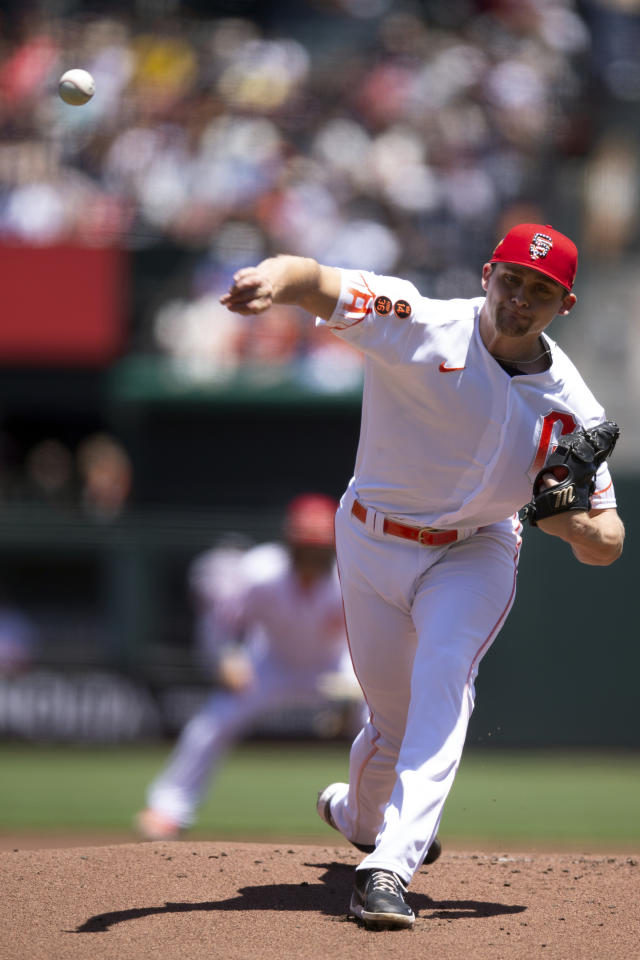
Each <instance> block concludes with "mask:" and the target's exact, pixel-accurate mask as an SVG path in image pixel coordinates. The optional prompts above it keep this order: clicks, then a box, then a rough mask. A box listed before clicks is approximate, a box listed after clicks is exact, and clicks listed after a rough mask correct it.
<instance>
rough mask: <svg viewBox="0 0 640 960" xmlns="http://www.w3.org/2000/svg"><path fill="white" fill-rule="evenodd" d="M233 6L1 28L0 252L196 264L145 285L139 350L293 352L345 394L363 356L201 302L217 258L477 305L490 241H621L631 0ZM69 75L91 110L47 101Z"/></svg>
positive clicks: (633, 82) (225, 357)
mask: <svg viewBox="0 0 640 960" xmlns="http://www.w3.org/2000/svg"><path fill="white" fill-rule="evenodd" d="M156 6H157V5H156ZM160 6H162V5H160ZM236 6H237V9H238V11H239V12H238V14H237V15H235V16H234V15H232V14H233V10H234V4H233V3H226V4H224V10H225V15H220V14H219V15H216V14H215V10H216V5H215V4H212V5H209V7H208V8H207V6H206V5H204V4H203V5H200V7H199V8H198V11H197V12H194V10H193V8H189V7H188V5H186V6H184V7H183V6H182V5H181V4H179V3H174V4H168V5H167V4H165V5H164V7H165V9H171V10H173V11H174V12H173V15H171V16H165V17H162V18H160V17H157V16H156V17H155V18H152V19H149V18H148V17H146V18H144V17H142V16H141V15H139V14H137V13H136V11H139V10H140V9H142V8H143V7H144V4H138V5H136V4H134V5H133V7H132V12H131V13H113V14H100V15H97V14H95V13H93V14H89V13H87V14H86V15H76V16H73V17H60V16H58V17H48V16H46V15H45V14H42V13H40V14H39V15H38V14H37V10H38V9H39V7H38V5H36V9H35V10H33V9H30V10H29V13H28V15H27V16H25V17H24V18H21V19H19V18H18V17H16V18H15V19H14V20H13V21H12V23H11V24H10V26H11V29H7V30H6V31H5V33H6V35H5V36H3V37H2V38H0V132H1V137H0V240H2V241H5V242H14V243H15V242H17V243H35V244H42V243H55V242H58V241H73V242H80V243H89V244H94V245H108V244H124V245H125V246H127V247H128V248H130V249H131V250H139V249H147V248H153V247H154V245H159V244H162V243H167V242H169V243H172V244H176V245H178V246H182V247H185V248H188V249H189V250H191V251H193V252H194V253H195V265H194V266H193V268H192V269H190V270H189V273H188V277H187V278H186V279H185V278H184V277H177V276H174V277H172V278H171V281H172V282H168V280H167V278H166V277H164V278H160V277H159V278H158V285H159V286H160V287H161V288H162V289H163V290H166V295H163V296H162V297H160V298H159V301H158V302H156V303H155V305H154V310H153V313H152V314H151V315H150V316H149V317H148V318H147V320H148V327H147V329H146V331H145V335H144V336H143V337H142V340H141V342H142V344H143V346H144V348H145V349H147V350H155V351H157V352H160V353H161V354H164V355H166V356H168V357H171V358H173V359H174V360H175V362H176V364H178V365H179V366H180V367H181V369H183V370H184V371H186V373H188V375H190V376H192V377H195V378H199V377H201V378H205V379H211V378H214V379H215V378H216V377H217V378H218V379H223V380H224V379H225V378H227V377H230V376H232V375H233V374H235V373H236V372H237V370H238V369H239V368H247V367H248V368H250V369H252V370H253V371H256V370H262V371H273V370H274V369H276V370H277V369H278V368H282V367H284V366H287V367H290V366H291V364H292V363H294V362H297V361H304V364H303V367H302V369H303V375H304V377H305V378H307V379H311V380H312V381H314V380H315V381H316V382H317V383H318V384H319V385H321V386H322V387H323V388H324V389H328V390H331V389H343V388H344V387H345V386H350V385H353V384H355V383H357V382H358V379H359V376H360V369H359V361H358V360H357V358H355V357H354V355H353V354H352V353H350V352H349V351H347V350H346V348H341V347H340V346H339V345H336V344H335V343H330V342H329V340H327V339H326V338H323V337H322V336H321V335H320V334H319V333H316V332H315V331H313V330H311V331H309V330H307V331H306V332H303V331H304V329H305V328H304V325H303V324H302V323H301V318H300V316H299V314H298V313H297V312H296V311H293V310H280V311H273V312H272V314H271V315H270V316H268V317H263V318H259V319H258V320H255V321H251V322H249V321H247V320H243V319H242V318H240V317H232V316H230V315H228V314H227V313H226V311H224V310H223V309H221V308H220V307H219V304H218V297H219V295H220V293H221V292H222V291H223V290H224V289H225V288H226V286H227V284H228V281H229V278H230V276H231V274H232V273H233V271H234V270H235V269H237V268H238V267H239V266H241V265H246V264H248V263H252V262H257V261H258V260H259V259H260V258H262V257H263V256H265V255H268V254H271V253H274V252H278V251H288V252H292V253H298V254H303V255H309V256H314V257H316V258H317V259H319V260H321V261H323V262H326V263H330V264H336V265H342V266H365V267H367V268H369V269H372V270H374V271H376V272H379V273H384V272H392V273H397V274H401V275H403V276H406V277H408V278H410V279H412V280H414V281H415V282H416V283H417V285H418V286H419V287H420V288H421V290H422V291H423V292H424V293H425V294H427V295H432V296H436V297H440V296H441V297H449V296H456V295H458V296H474V295H478V294H479V293H480V290H479V286H478V270H479V265H480V264H481V263H482V262H483V261H484V259H485V257H486V255H487V253H488V252H489V251H490V250H491V249H492V248H493V246H494V244H495V242H496V240H497V239H498V238H499V236H500V235H501V234H502V233H503V231H504V229H505V228H507V227H508V226H509V225H510V224H511V223H513V222H517V221H518V220H528V219H531V220H541V221H542V222H548V220H549V219H551V218H552V217H553V218H554V220H555V225H556V226H559V227H561V228H562V229H564V230H566V232H569V233H573V234H574V235H575V236H576V237H577V239H578V241H579V244H580V246H581V249H582V251H583V254H584V257H585V258H586V259H587V261H588V260H589V258H590V257H594V258H595V257H600V256H601V255H602V254H603V253H604V255H605V256H606V257H607V258H609V259H611V260H614V259H616V258H620V257H624V256H625V255H626V253H627V252H628V251H630V250H636V251H637V248H638V242H639V232H638V220H639V218H638V212H639V207H640V196H639V190H638V182H639V176H638V175H639V159H638V158H639V145H638V125H637V123H636V124H635V127H634V126H633V124H630V123H629V118H630V117H631V116H635V117H636V119H637V112H638V105H639V103H640V67H639V61H638V57H637V51H638V49H639V48H640V2H637V0H586V2H582V3H578V2H577V0H553V2H551V0H475V2H474V0H440V2H437V0H423V2H406V3H405V2H400V3H396V2H393V3H392V2H391V0H315V2H312V0H307V2H302V0H301V2H300V3H297V4H293V3H288V2H283V3H271V4H270V3H266V4H264V5H263V7H262V8H261V9H262V14H261V16H260V18H259V19H256V18H255V17H254V18H252V17H251V16H248V15H246V4H245V5H243V4H240V3H239V4H237V5H236ZM151 7H152V8H153V4H152V5H151ZM44 8H45V9H46V5H44ZM207 9H208V10H210V12H209V13H207V14H206V15H205V13H204V12H203V11H205V10H207ZM230 11H231V13H230ZM243 11H244V15H243ZM71 66H74V67H76V66H79V67H83V68H85V69H87V70H89V71H90V72H91V73H92V74H93V76H94V77H95V81H96V93H95V96H94V98H93V100H92V101H91V102H90V103H89V104H88V105H87V106H85V107H81V108H79V107H69V106H68V105H66V104H64V103H62V102H61V100H60V99H59V98H58V96H57V80H58V78H59V76H60V75H61V73H62V72H63V71H64V70H66V69H67V68H69V67H71Z"/></svg>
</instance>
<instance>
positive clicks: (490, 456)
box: [316, 270, 616, 529]
mask: <svg viewBox="0 0 640 960" xmlns="http://www.w3.org/2000/svg"><path fill="white" fill-rule="evenodd" d="M341 274H342V287H341V293H340V298H339V301H338V304H337V306H336V309H335V311H334V313H333V315H332V316H331V317H330V318H329V320H328V321H325V320H322V319H320V318H318V319H317V320H316V323H317V324H318V325H325V324H326V325H328V326H329V327H330V328H331V329H332V330H333V331H334V332H335V333H336V334H337V335H338V336H340V337H342V338H344V339H345V340H347V341H349V342H350V343H352V344H353V345H354V346H356V347H358V348H359V349H360V350H362V351H363V353H364V354H365V380H364V396H363V404H362V428H361V434H360V443H359V447H358V453H357V458H356V466H355V475H354V481H353V485H354V487H355V490H356V491H357V495H358V496H359V497H360V498H361V499H362V501H363V502H364V503H366V504H367V505H369V506H371V507H374V508H376V509H378V510H380V511H383V512H384V513H387V514H393V515H394V516H401V517H405V518H407V519H408V520H410V521H412V522H414V523H420V524H421V525H428V526H433V527H438V528H445V529H446V528H456V527H458V528H460V527H462V528H466V527H481V526H485V525H487V524H490V523H494V522H497V521H499V520H503V519H505V518H506V517H508V516H511V515H512V514H513V513H515V512H516V511H518V510H519V509H520V508H521V507H522V506H523V505H524V504H525V503H527V502H528V501H529V500H530V498H531V484H532V480H533V478H534V477H535V475H536V473H537V472H538V470H539V469H540V468H541V467H542V466H543V464H544V463H545V460H546V458H547V456H548V454H549V453H550V452H551V451H552V450H553V448H554V446H555V444H556V442H557V439H558V437H559V436H560V435H561V434H565V433H571V432H572V431H573V430H574V429H575V428H576V427H577V426H583V427H591V426H594V425H595V424H597V423H599V422H601V421H602V420H603V419H604V411H603V409H602V407H601V406H600V405H599V404H598V403H597V401H596V400H595V398H594V397H593V395H592V393H591V392H590V390H589V389H588V388H587V386H586V384H585V383H584V381H583V379H582V377H581V376H580V374H579V373H578V371H577V370H576V368H575V367H574V365H573V364H572V362H571V361H570V360H569V358H568V357H567V356H566V354H565V353H564V352H563V351H562V350H561V349H560V347H558V346H557V344H556V343H554V342H553V340H551V339H550V338H549V337H546V336H545V337H544V340H545V343H546V344H547V345H548V347H549V350H550V353H551V358H552V363H551V366H550V368H549V369H548V370H546V371H544V372H543V373H537V374H527V375H522V376H513V377H512V376H510V375H509V374H508V373H507V372H506V371H505V370H504V369H503V368H502V367H501V366H500V365H499V363H498V362H497V361H496V360H495V358H494V357H493V356H491V354H490V353H489V351H488V350H487V348H486V347H485V345H484V343H483V342H482V339H481V337H480V333H479V326H478V316H479V313H480V310H481V308H482V305H483V303H484V298H482V297H480V298H477V299H471V300H447V301H442V300H431V299H429V298H427V297H424V296H422V295H421V294H420V293H419V292H418V290H417V289H416V287H415V286H414V285H413V284H412V283H410V282H408V281H406V280H401V279H398V278H393V277H384V276H377V275H376V274H373V273H370V272H366V271H357V270H342V271H341ZM615 505H616V501H615V496H614V491H613V485H612V482H611V477H610V475H609V471H608V468H607V465H606V464H603V465H602V466H601V467H600V469H599V470H598V474H597V478H596V493H595V494H594V496H593V498H592V506H593V507H594V508H605V507H614V506H615Z"/></svg>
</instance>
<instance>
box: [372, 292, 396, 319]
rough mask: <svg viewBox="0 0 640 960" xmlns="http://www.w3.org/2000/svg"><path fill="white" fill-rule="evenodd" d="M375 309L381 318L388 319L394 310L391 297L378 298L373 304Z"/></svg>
mask: <svg viewBox="0 0 640 960" xmlns="http://www.w3.org/2000/svg"><path fill="white" fill-rule="evenodd" d="M373 309H374V310H375V312H376V313H377V314H379V315H380V316H381V317H386V316H388V315H389V314H390V313H391V310H392V309H393V303H392V302H391V300H390V299H389V297H385V296H380V297H376V299H375V302H374V304H373Z"/></svg>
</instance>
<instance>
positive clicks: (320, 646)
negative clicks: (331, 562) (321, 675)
mask: <svg viewBox="0 0 640 960" xmlns="http://www.w3.org/2000/svg"><path fill="white" fill-rule="evenodd" d="M190 581H191V586H192V589H193V590H194V591H195V592H197V594H198V595H199V596H200V597H201V598H202V600H203V607H204V610H203V619H202V624H201V630H202V633H203V636H201V638H200V643H201V645H202V647H203V648H204V649H207V652H208V654H209V656H211V657H212V658H213V657H214V656H215V651H216V648H220V647H225V646H226V645H228V644H229V643H230V642H233V641H234V640H235V639H236V638H237V637H238V636H240V635H242V636H243V637H244V638H245V642H246V645H247V650H248V652H249V653H250V654H252V655H253V656H256V657H258V656H259V657H260V658H263V657H265V656H268V657H269V658H271V659H273V660H274V661H276V662H278V663H280V664H281V665H282V666H286V667H293V668H296V669H300V668H303V669H305V668H306V669H308V670H309V671H310V672H312V673H317V672H320V671H327V670H337V669H338V668H339V667H340V665H341V663H345V666H346V662H345V661H346V660H347V647H346V636H345V628H344V614H343V610H342V596H341V593H340V583H339V580H338V575H337V572H336V570H335V568H333V569H332V570H331V571H329V572H328V573H327V574H326V576H324V577H322V578H320V579H318V580H317V581H316V582H315V583H313V584H312V585H311V586H310V587H308V588H303V587H302V586H301V585H300V583H299V580H298V578H297V576H296V573H295V571H294V569H293V567H292V564H291V559H290V557H289V554H288V551H287V550H286V549H285V548H284V547H283V546H281V545H280V544H276V543H268V544H261V545H259V546H257V547H253V548H252V549H250V550H248V551H246V552H242V551H239V550H235V549H233V548H231V549H227V548H224V547H222V548H220V549H219V550H212V551H210V552H209V553H207V554H205V555H204V556H202V557H200V558H198V559H197V561H196V562H195V564H194V566H193V568H192V572H191V576H190Z"/></svg>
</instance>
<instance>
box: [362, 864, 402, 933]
mask: <svg viewBox="0 0 640 960" xmlns="http://www.w3.org/2000/svg"><path fill="white" fill-rule="evenodd" d="M406 892H407V888H406V887H405V886H404V884H403V883H402V881H401V880H400V877H398V876H396V874H395V873H393V872H392V871H391V870H356V882H355V886H354V888H353V893H352V895H351V903H350V904H349V913H350V914H352V915H353V916H354V917H357V918H358V920H362V922H363V923H364V925H365V926H366V927H375V928H376V929H385V930H393V929H400V928H405V929H406V928H409V927H412V926H413V922H414V920H415V916H414V913H413V910H412V909H411V907H409V906H407V904H406V903H405V902H404V896H403V894H405V893H406Z"/></svg>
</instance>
